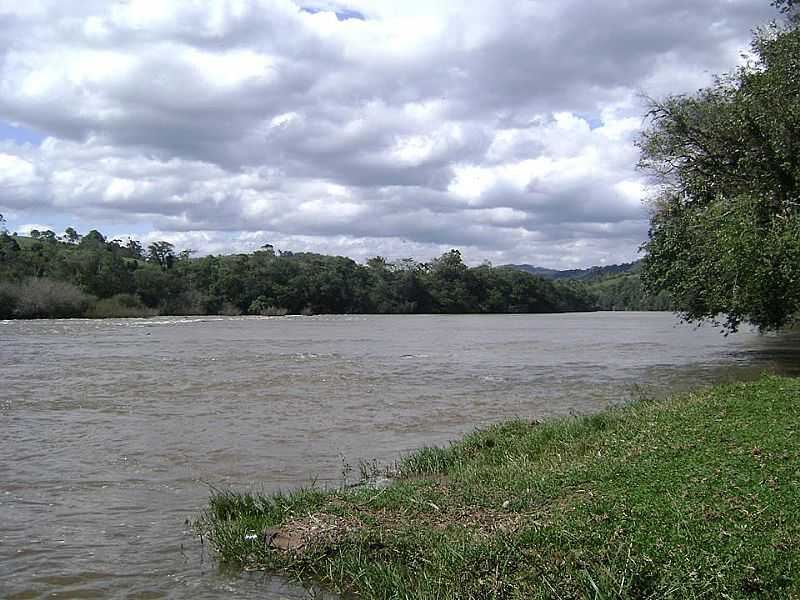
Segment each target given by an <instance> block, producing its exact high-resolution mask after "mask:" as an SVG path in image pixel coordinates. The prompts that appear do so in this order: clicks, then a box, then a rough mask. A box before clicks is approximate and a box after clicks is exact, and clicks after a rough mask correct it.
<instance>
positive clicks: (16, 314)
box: [0, 228, 644, 319]
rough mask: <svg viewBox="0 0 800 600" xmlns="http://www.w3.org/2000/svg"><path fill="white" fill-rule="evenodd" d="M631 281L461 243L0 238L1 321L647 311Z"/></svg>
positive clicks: (69, 234) (93, 234)
mask: <svg viewBox="0 0 800 600" xmlns="http://www.w3.org/2000/svg"><path fill="white" fill-rule="evenodd" d="M620 277H623V278H624V277H626V276H625V275H624V274H623V275H621V276H620ZM628 277H630V278H632V279H630V282H631V283H632V284H633V285H632V286H631V285H628V283H629V281H628V280H627V279H625V280H624V281H621V282H620V283H622V284H623V285H622V286H621V287H620V288H619V289H616V288H615V289H613V290H612V295H613V296H614V298H612V299H611V300H609V293H608V291H607V289H608V286H611V285H615V284H614V283H613V282H601V281H600V280H599V279H598V280H597V281H588V282H583V281H576V280H558V281H551V280H548V279H544V278H542V277H538V276H535V275H532V274H530V273H526V272H523V271H521V270H519V269H517V268H512V267H498V268H495V267H492V266H490V265H481V266H478V267H472V268H470V267H468V266H467V265H465V264H464V262H463V261H462V258H461V254H460V253H459V252H458V251H457V250H451V251H450V252H446V253H445V254H443V255H442V256H440V257H439V258H437V259H435V260H433V261H431V262H429V263H420V262H416V261H414V260H412V259H405V260H399V261H395V262H389V261H387V260H385V259H383V258H381V257H375V258H372V259H370V260H369V261H367V263H366V264H365V265H362V264H358V263H356V262H355V261H353V260H351V259H349V258H344V257H341V256H323V255H319V254H311V253H293V252H288V251H283V252H281V251H278V250H275V249H274V248H272V247H271V246H269V245H267V246H264V247H262V248H260V249H258V250H256V251H255V252H251V253H249V254H234V255H227V256H203V257H193V256H192V253H191V252H190V251H181V252H177V251H176V250H175V248H174V247H173V246H172V245H171V244H169V243H168V242H155V243H153V244H151V245H150V246H149V247H148V248H147V249H145V248H144V247H143V246H142V244H141V243H139V242H138V241H136V240H127V241H126V242H123V241H121V240H108V239H106V237H105V236H103V235H102V234H101V233H99V232H97V231H90V232H89V233H87V234H86V235H83V236H81V235H80V234H78V232H76V231H75V230H74V229H73V228H68V229H67V231H66V232H65V234H64V235H63V236H57V235H56V234H55V233H54V232H52V231H44V232H39V231H34V232H32V235H31V236H19V235H11V234H9V233H7V232H2V233H0V318H3V319H10V318H41V317H81V316H88V317H141V316H153V315H157V314H172V315H175V314H178V315H195V314H229V315H238V314H255V315H273V316H274V315H284V314H314V313H553V312H566V311H587V310H597V309H599V308H602V309H615V310H620V309H626V308H630V309H640V308H643V307H644V305H643V304H642V303H641V302H639V301H638V300H637V299H640V297H641V294H640V292H638V291H636V290H638V287H637V286H638V281H639V279H638V274H636V273H631V274H629V275H628ZM594 284H598V285H599V287H598V288H597V290H598V291H595V288H594V287H593V285H594ZM602 286H606V287H605V288H603V287H602ZM601 288H602V289H601ZM634 288H635V289H634ZM631 289H634V293H633V294H629V293H627V292H629V291H630V290H631ZM637 294H638V295H637Z"/></svg>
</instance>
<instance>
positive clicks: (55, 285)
mask: <svg viewBox="0 0 800 600" xmlns="http://www.w3.org/2000/svg"><path fill="white" fill-rule="evenodd" d="M93 301H94V298H93V297H92V296H90V295H88V294H85V293H83V292H82V291H81V290H80V289H79V288H78V287H77V286H75V285H73V284H71V283H68V282H66V281H56V280H53V279H47V278H30V279H26V280H24V281H23V282H22V283H10V282H0V306H2V307H3V308H0V314H2V316H3V318H16V319H41V318H55V319H60V318H71V317H82V316H84V314H85V313H86V311H87V309H88V308H89V307H90V306H91V305H92V303H93Z"/></svg>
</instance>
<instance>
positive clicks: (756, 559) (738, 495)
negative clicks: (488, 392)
mask: <svg viewBox="0 0 800 600" xmlns="http://www.w3.org/2000/svg"><path fill="white" fill-rule="evenodd" d="M398 470H399V476H398V478H397V480H396V481H394V482H393V484H392V485H391V486H390V487H388V488H385V489H375V488H369V487H362V488H355V489H346V490H335V491H320V490H301V491H298V492H295V493H293V494H289V495H283V496H274V497H265V496H259V495H253V494H247V493H238V492H232V491H227V492H218V493H215V494H214V495H213V496H212V498H211V500H210V506H209V509H208V511H207V512H206V514H205V515H204V516H203V517H202V518H201V519H200V520H199V521H198V527H199V528H201V529H202V530H203V532H204V534H205V535H207V536H208V539H209V540H210V541H211V543H212V545H213V546H214V547H215V548H216V550H217V552H218V556H219V559H220V560H221V561H222V562H225V563H230V564H233V565H239V566H241V567H242V568H247V569H266V570H271V571H277V572H282V573H286V574H288V575H290V576H292V577H295V578H298V579H303V580H313V581H316V582H318V583H321V584H323V585H324V586H325V587H327V588H329V589H331V590H333V591H337V592H340V593H345V594H348V595H349V594H353V595H357V596H358V597H364V598H387V599H388V598H398V599H399V598H430V599H434V598H452V599H467V598H520V599H522V598H667V597H668V598H800V579H798V577H800V575H799V574H800V380H797V379H787V378H779V377H772V376H765V377H763V378H762V379H760V380H759V381H756V382H753V383H746V384H736V385H726V386H719V387H716V388H712V389H709V390H702V391H698V392H695V393H691V394H684V395H680V396H676V397H673V398H670V399H668V400H664V401H657V402H656V401H641V402H638V403H635V404H632V405H629V406H625V407H622V408H614V409H610V410H607V411H605V412H602V413H600V414H597V415H594V416H589V417H578V418H569V419H561V420H554V421H550V422H546V423H543V424H536V423H528V422H524V421H514V422H510V423H505V424H500V425H496V426H494V427H490V428H488V429H486V430H484V431H479V432H476V433H474V434H472V435H469V436H467V437H466V438H464V439H463V440H462V441H461V442H459V443H456V444H454V445H452V446H451V447H449V448H426V449H423V450H420V451H418V452H417V453H415V454H413V455H411V456H409V457H407V458H405V459H404V460H403V461H402V462H401V463H400V464H399V465H398ZM268 528H277V529H279V530H280V531H281V532H282V533H283V534H285V535H287V536H290V537H292V538H293V539H295V540H297V541H298V543H302V544H303V545H302V547H300V548H297V549H294V550H288V551H283V550H278V549H275V548H272V547H270V546H269V545H268V544H267V543H266V541H265V540H266V539H268V537H269V536H267V538H265V537H264V536H263V535H262V532H263V531H264V530H265V529H268ZM273 531H274V530H273ZM254 535H255V539H252V537H253V536H254ZM247 536H250V538H251V539H247Z"/></svg>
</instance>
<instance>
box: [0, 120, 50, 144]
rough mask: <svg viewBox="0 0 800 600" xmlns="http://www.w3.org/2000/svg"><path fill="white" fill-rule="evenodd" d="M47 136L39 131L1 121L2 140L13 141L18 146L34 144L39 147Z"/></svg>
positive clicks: (0, 138) (0, 137)
mask: <svg viewBox="0 0 800 600" xmlns="http://www.w3.org/2000/svg"><path fill="white" fill-rule="evenodd" d="M45 137H46V136H44V135H42V134H41V133H39V132H38V131H34V130H33V129H28V128H27V127H19V126H17V125H12V124H11V123H9V122H7V121H0V140H11V141H13V142H16V143H17V144H34V145H36V146H38V145H39V144H41V143H42V142H43V141H44V138H45Z"/></svg>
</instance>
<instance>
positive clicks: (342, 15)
mask: <svg viewBox="0 0 800 600" xmlns="http://www.w3.org/2000/svg"><path fill="white" fill-rule="evenodd" d="M300 10H302V11H303V12H307V13H310V14H312V15H315V14H317V13H321V12H333V13H334V14H335V15H336V18H337V19H338V20H339V21H347V20H348V19H358V20H359V21H364V20H366V19H365V17H364V15H363V14H361V13H360V12H358V11H357V10H350V9H349V8H318V7H314V6H303V7H302V8H301V9H300Z"/></svg>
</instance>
